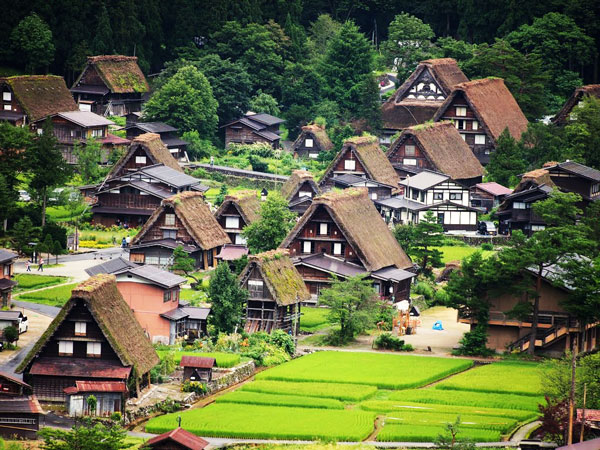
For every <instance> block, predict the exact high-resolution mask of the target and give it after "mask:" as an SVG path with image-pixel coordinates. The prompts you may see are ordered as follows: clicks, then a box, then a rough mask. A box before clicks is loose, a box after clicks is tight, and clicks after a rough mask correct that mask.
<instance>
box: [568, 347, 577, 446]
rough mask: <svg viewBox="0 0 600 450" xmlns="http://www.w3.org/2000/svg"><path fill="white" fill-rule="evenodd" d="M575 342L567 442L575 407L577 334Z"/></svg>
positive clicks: (570, 432)
mask: <svg viewBox="0 0 600 450" xmlns="http://www.w3.org/2000/svg"><path fill="white" fill-rule="evenodd" d="M574 337H575V344H574V345H573V353H572V355H571V392H570V393H569V434H568V438H567V444H568V445H571V444H572V443H573V411H574V409H575V369H576V366H577V335H574Z"/></svg>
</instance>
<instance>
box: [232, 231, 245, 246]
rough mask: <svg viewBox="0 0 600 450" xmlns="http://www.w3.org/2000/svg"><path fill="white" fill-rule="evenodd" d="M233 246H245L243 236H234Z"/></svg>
mask: <svg viewBox="0 0 600 450" xmlns="http://www.w3.org/2000/svg"><path fill="white" fill-rule="evenodd" d="M234 244H236V245H246V238H244V236H242V235H241V234H236V235H235V242H234Z"/></svg>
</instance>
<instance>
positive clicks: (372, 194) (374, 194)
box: [371, 192, 377, 200]
mask: <svg viewBox="0 0 600 450" xmlns="http://www.w3.org/2000/svg"><path fill="white" fill-rule="evenodd" d="M371 200H377V192H371Z"/></svg>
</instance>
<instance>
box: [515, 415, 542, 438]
mask: <svg viewBox="0 0 600 450" xmlns="http://www.w3.org/2000/svg"><path fill="white" fill-rule="evenodd" d="M541 424H542V422H541V421H539V420H536V421H535V422H531V423H528V424H526V425H523V426H522V427H521V428H519V429H518V430H517V431H515V432H514V434H513V435H512V436H511V437H510V440H511V441H514V442H521V441H522V440H523V439H526V438H527V435H528V434H529V432H530V431H531V430H533V429H534V428H537V427H539V426H540V425H541Z"/></svg>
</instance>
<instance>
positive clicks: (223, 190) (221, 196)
mask: <svg viewBox="0 0 600 450" xmlns="http://www.w3.org/2000/svg"><path fill="white" fill-rule="evenodd" d="M227 192H228V189H227V185H226V184H222V185H221V187H220V188H219V194H218V195H217V197H216V198H215V206H221V204H222V203H223V202H224V201H225V196H226V195H227Z"/></svg>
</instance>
